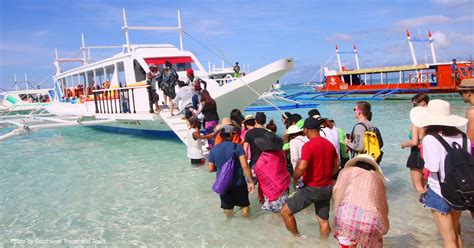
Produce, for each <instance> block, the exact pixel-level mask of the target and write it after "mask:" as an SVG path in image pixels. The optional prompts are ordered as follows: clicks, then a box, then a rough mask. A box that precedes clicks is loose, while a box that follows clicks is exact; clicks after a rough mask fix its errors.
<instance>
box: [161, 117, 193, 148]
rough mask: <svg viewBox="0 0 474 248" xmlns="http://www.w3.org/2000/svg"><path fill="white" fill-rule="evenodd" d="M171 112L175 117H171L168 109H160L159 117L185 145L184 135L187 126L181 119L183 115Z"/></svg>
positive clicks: (186, 131)
mask: <svg viewBox="0 0 474 248" xmlns="http://www.w3.org/2000/svg"><path fill="white" fill-rule="evenodd" d="M173 112H174V114H175V115H174V116H171V114H170V110H169V109H162V110H161V111H160V113H159V115H160V116H161V118H162V119H163V121H164V122H165V123H166V124H167V125H168V127H169V128H170V129H171V130H172V131H173V132H174V133H175V134H176V136H178V138H179V139H180V140H181V141H182V142H183V143H184V144H186V135H187V133H188V130H189V128H188V124H187V123H186V120H183V119H182V118H183V117H184V115H182V114H178V113H179V110H177V109H175V110H174V111H173Z"/></svg>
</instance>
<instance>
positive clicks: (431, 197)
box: [424, 187, 452, 214]
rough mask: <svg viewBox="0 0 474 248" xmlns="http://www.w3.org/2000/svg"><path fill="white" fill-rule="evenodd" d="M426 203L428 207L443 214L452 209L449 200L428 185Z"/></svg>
mask: <svg viewBox="0 0 474 248" xmlns="http://www.w3.org/2000/svg"><path fill="white" fill-rule="evenodd" d="M424 203H425V207H426V208H431V209H433V210H436V211H438V212H440V213H442V214H448V212H449V211H451V209H452V208H451V206H450V205H449V204H448V202H447V201H446V200H445V199H444V198H443V197H441V196H439V195H438V194H436V193H435V192H434V191H433V190H432V189H430V187H428V191H427V192H426V195H425V198H424Z"/></svg>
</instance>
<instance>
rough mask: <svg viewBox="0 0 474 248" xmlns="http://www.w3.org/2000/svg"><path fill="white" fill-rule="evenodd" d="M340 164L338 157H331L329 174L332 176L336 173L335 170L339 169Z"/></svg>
mask: <svg viewBox="0 0 474 248" xmlns="http://www.w3.org/2000/svg"><path fill="white" fill-rule="evenodd" d="M340 164H341V161H340V160H339V157H336V158H335V159H333V161H332V172H331V176H334V175H336V174H337V172H338V171H339V165H340Z"/></svg>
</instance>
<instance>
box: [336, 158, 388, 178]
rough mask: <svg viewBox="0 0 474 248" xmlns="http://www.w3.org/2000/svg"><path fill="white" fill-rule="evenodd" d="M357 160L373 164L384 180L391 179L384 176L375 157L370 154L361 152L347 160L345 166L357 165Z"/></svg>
mask: <svg viewBox="0 0 474 248" xmlns="http://www.w3.org/2000/svg"><path fill="white" fill-rule="evenodd" d="M357 162H364V163H367V164H370V165H372V166H373V167H374V169H375V172H377V173H378V174H379V175H380V177H381V178H382V179H383V180H384V181H389V180H388V178H386V177H385V176H384V174H383V171H382V168H380V165H379V164H377V162H375V159H374V158H373V157H372V156H370V155H368V154H359V155H357V156H356V157H354V158H352V159H350V160H349V161H347V163H346V165H345V168H347V167H351V166H355V165H356V163H357Z"/></svg>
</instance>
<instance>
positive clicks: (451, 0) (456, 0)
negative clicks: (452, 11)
mask: <svg viewBox="0 0 474 248" xmlns="http://www.w3.org/2000/svg"><path fill="white" fill-rule="evenodd" d="M433 2H434V3H436V4H439V5H444V6H459V5H464V4H468V3H471V2H472V0H433Z"/></svg>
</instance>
